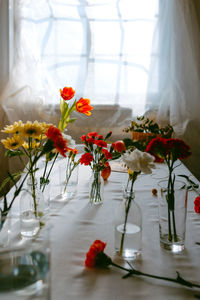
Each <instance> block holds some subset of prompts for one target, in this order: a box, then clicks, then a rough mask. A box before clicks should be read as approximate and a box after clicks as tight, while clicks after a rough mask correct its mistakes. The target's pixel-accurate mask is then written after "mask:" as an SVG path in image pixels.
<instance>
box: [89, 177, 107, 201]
mask: <svg viewBox="0 0 200 300" xmlns="http://www.w3.org/2000/svg"><path fill="white" fill-rule="evenodd" d="M89 197H90V203H91V204H94V205H98V204H102V203H103V198H104V181H103V178H102V177H101V173H100V171H99V172H97V171H94V172H93V173H92V176H91V177H90V181H89Z"/></svg>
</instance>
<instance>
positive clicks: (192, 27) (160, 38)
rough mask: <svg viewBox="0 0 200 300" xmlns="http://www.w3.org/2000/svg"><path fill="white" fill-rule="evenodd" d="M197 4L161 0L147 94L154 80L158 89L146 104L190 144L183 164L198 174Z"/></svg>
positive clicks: (199, 49)
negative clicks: (154, 54)
mask: <svg viewBox="0 0 200 300" xmlns="http://www.w3.org/2000/svg"><path fill="white" fill-rule="evenodd" d="M196 5H197V6H196ZM196 8H199V9H200V2H199V1H196V0H191V1H188V0H161V1H160V13H159V15H160V18H159V22H158V26H157V31H156V33H155V40H154V44H153V49H154V47H156V49H158V50H159V55H158V59H157V58H156V57H153V56H152V58H153V59H152V62H151V71H150V76H149V95H152V93H153V91H155V85H157V83H159V85H158V90H159V92H158V97H157V98H154V102H151V101H147V105H148V106H149V107H150V108H152V109H153V108H156V109H158V115H157V120H158V121H159V122H160V123H170V124H171V125H172V126H173V127H174V129H175V133H176V136H178V137H180V138H183V139H184V140H185V141H186V142H187V143H188V144H189V145H190V146H191V149H192V156H191V157H190V158H189V159H188V160H187V161H186V164H187V166H188V167H189V168H190V170H191V171H192V172H193V173H194V175H196V176H197V177H198V178H200V168H199V165H200V157H199V148H200V139H199V134H200V118H199V112H200V27H199V24H200V23H199V22H198V15H197V9H196ZM158 77H159V80H157V78H158ZM147 99H148V97H147Z"/></svg>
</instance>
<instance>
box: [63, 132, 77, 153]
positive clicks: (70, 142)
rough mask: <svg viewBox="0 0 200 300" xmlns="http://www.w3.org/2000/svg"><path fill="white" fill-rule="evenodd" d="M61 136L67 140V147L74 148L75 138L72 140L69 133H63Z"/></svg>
mask: <svg viewBox="0 0 200 300" xmlns="http://www.w3.org/2000/svg"><path fill="white" fill-rule="evenodd" d="M62 135H63V138H64V139H65V140H66V141H67V146H68V147H69V148H72V149H74V148H75V147H76V143H75V140H73V138H72V137H71V135H68V134H65V133H63V134H62Z"/></svg>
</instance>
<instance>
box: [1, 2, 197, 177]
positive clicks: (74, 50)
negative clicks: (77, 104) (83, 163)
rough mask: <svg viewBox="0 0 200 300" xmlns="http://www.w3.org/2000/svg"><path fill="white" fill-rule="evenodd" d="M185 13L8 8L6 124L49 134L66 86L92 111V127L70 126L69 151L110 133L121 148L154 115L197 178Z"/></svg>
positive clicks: (128, 6)
mask: <svg viewBox="0 0 200 300" xmlns="http://www.w3.org/2000/svg"><path fill="white" fill-rule="evenodd" d="M3 1H4V0H3ZM194 4H197V5H199V4H198V1H196V0H190V1H188V0H140V1H138V0H101V1H100V0H88V1H86V0H37V1H32V0H15V1H14V17H15V27H14V28H15V32H14V37H15V47H14V49H15V51H14V54H15V55H14V56H15V57H14V61H15V63H14V67H13V69H12V72H11V76H10V80H9V82H8V85H7V86H6V87H5V89H4V92H3V94H2V95H1V101H2V102H3V108H4V110H5V112H6V115H7V117H8V119H9V122H13V121H15V120H19V119H22V120H24V121H25V120H28V119H29V120H35V119H38V120H44V121H48V122H53V123H54V124H57V123H58V119H59V107H58V104H59V89H60V88H62V87H64V86H66V85H67V86H73V88H75V90H76V96H77V98H79V97H82V96H83V97H86V98H90V99H91V103H92V104H93V105H94V111H93V114H92V117H90V118H87V117H85V116H82V115H80V114H79V115H78V118H77V121H76V122H75V123H74V124H73V125H71V126H69V129H68V130H69V134H72V135H73V136H74V137H75V138H76V139H77V141H78V137H80V136H81V134H83V133H85V132H88V131H90V130H97V131H99V132H101V133H102V134H105V133H106V132H107V131H108V130H112V131H113V139H115V138H120V137H121V136H122V128H124V127H125V126H126V125H127V123H129V121H130V120H131V119H132V118H133V117H134V116H136V115H138V114H142V113H144V112H145V111H146V110H154V109H156V111H157V110H158V116H157V117H158V120H159V122H170V123H171V125H173V126H174V128H175V131H176V134H177V135H178V136H180V137H183V138H184V139H185V140H186V141H187V142H188V143H189V144H190V145H191V147H192V152H193V154H192V157H191V159H190V160H189V161H188V164H189V166H190V167H191V170H192V171H193V172H194V174H195V175H198V173H199V171H198V163H197V162H198V161H199V158H198V149H199V146H200V145H199V144H198V143H200V142H198V138H197V137H198V133H199V118H198V113H199V105H200V104H199V103H200V101H199V98H200V91H199V88H200V85H199V53H200V51H199V36H200V35H199V24H198V18H197V15H196V11H195V8H194ZM157 19H158V22H157ZM156 22H157V27H156V32H155V34H154V40H153V43H152V37H153V32H154V28H155V24H156ZM151 49H152V50H151ZM149 70H150V72H149ZM146 93H147V97H146Z"/></svg>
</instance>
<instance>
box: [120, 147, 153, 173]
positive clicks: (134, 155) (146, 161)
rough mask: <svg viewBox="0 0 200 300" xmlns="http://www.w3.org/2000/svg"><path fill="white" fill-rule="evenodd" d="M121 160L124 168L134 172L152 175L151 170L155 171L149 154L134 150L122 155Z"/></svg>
mask: <svg viewBox="0 0 200 300" xmlns="http://www.w3.org/2000/svg"><path fill="white" fill-rule="evenodd" d="M122 159H123V161H124V163H125V164H126V166H127V167H128V168H129V169H131V170H132V171H134V172H143V173H146V174H150V173H152V170H151V169H155V164H154V157H153V156H152V155H151V154H149V153H147V152H142V151H140V150H138V149H135V150H134V151H129V150H127V151H126V152H125V153H124V154H123V155H122Z"/></svg>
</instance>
